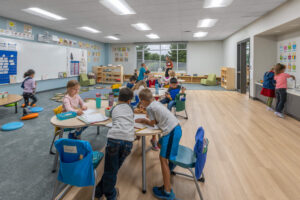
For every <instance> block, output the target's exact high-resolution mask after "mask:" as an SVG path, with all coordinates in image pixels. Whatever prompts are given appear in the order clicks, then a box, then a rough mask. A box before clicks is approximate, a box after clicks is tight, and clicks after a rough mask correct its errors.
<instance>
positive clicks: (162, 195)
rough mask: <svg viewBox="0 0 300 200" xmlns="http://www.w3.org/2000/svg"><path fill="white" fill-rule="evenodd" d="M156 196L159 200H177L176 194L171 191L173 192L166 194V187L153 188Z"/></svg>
mask: <svg viewBox="0 0 300 200" xmlns="http://www.w3.org/2000/svg"><path fill="white" fill-rule="evenodd" d="M152 191H153V193H154V196H155V197H156V198H159V199H168V200H175V198H176V197H175V194H174V192H173V190H172V189H171V192H166V191H165V189H164V186H161V187H153V189H152Z"/></svg>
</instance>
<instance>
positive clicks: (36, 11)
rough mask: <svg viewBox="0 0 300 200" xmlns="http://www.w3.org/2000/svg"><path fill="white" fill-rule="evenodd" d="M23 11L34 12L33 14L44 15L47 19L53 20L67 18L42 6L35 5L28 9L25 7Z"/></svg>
mask: <svg viewBox="0 0 300 200" xmlns="http://www.w3.org/2000/svg"><path fill="white" fill-rule="evenodd" d="M23 11H24V12H27V13H30V14H33V15H37V16H40V17H43V18H45V19H49V20H53V21H60V20H66V18H64V17H62V16H59V15H56V14H54V13H51V12H48V11H46V10H43V9H40V8H35V7H32V8H26V9H23Z"/></svg>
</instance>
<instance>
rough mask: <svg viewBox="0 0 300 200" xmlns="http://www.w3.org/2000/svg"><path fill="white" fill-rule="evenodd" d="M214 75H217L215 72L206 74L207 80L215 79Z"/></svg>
mask: <svg viewBox="0 0 300 200" xmlns="http://www.w3.org/2000/svg"><path fill="white" fill-rule="evenodd" d="M216 77H217V76H216V74H209V75H208V76H207V80H209V81H215V80H216Z"/></svg>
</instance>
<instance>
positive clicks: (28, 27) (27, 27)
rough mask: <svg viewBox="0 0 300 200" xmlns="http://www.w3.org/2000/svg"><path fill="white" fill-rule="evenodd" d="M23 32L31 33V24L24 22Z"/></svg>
mask: <svg viewBox="0 0 300 200" xmlns="http://www.w3.org/2000/svg"><path fill="white" fill-rule="evenodd" d="M24 33H27V34H32V26H30V25H28V24H24Z"/></svg>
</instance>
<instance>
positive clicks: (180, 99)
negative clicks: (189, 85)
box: [175, 93, 186, 112]
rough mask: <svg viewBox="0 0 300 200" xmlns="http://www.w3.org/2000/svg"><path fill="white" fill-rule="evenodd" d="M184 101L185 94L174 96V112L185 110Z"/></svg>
mask: <svg viewBox="0 0 300 200" xmlns="http://www.w3.org/2000/svg"><path fill="white" fill-rule="evenodd" d="M185 100H186V94H183V93H179V94H177V95H176V97H175V102H176V112H180V111H183V110H185Z"/></svg>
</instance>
